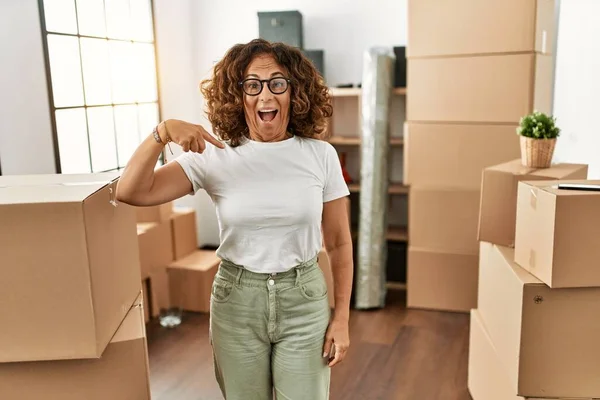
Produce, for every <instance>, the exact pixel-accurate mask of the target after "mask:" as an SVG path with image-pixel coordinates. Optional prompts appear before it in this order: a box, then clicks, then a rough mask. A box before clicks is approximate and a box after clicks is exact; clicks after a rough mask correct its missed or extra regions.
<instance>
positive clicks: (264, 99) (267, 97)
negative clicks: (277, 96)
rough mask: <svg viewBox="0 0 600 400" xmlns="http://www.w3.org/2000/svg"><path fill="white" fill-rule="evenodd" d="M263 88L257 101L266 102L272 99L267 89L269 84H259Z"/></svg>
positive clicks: (271, 94)
mask: <svg viewBox="0 0 600 400" xmlns="http://www.w3.org/2000/svg"><path fill="white" fill-rule="evenodd" d="M261 83H262V85H263V87H262V91H261V92H260V94H259V95H258V100H259V101H262V102H267V101H269V100H271V99H272V98H273V93H271V90H270V89H269V84H268V83H267V82H261Z"/></svg>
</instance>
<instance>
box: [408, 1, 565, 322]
mask: <svg viewBox="0 0 600 400" xmlns="http://www.w3.org/2000/svg"><path fill="white" fill-rule="evenodd" d="M553 25H554V2H553V1H552V0H537V1H536V0H502V1H500V0H497V1H484V2H482V1H479V0H459V1H443V2H440V1H437V0H410V1H409V4H408V46H407V54H408V84H407V88H408V93H407V96H408V99H407V123H406V128H405V129H406V130H405V134H406V150H405V160H404V161H405V165H404V174H405V175H404V180H405V183H406V184H408V185H410V188H411V189H410V203H409V251H408V299H407V302H408V306H409V307H419V308H426V309H438V310H451V311H469V310H470V309H471V308H473V307H474V306H475V305H476V302H477V264H478V252H479V245H478V243H477V224H478V215H479V199H480V186H481V172H482V170H483V168H485V167H487V166H491V165H494V164H498V163H501V162H505V161H508V160H511V159H515V158H517V157H519V139H518V137H517V135H516V132H515V129H516V127H517V124H518V122H519V119H520V118H521V117H522V116H524V115H526V114H527V113H529V112H532V111H533V110H534V109H537V110H540V111H549V109H550V106H551V88H552V56H551V55H550V54H549V53H550V51H551V50H552V49H553V45H552V43H551V42H550V41H551V39H552V38H553Z"/></svg>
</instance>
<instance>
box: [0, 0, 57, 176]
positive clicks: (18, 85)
mask: <svg viewBox="0 0 600 400" xmlns="http://www.w3.org/2000/svg"><path fill="white" fill-rule="evenodd" d="M0 54H1V59H2V61H1V62H0V164H1V165H2V173H3V174H4V175H17V174H46V173H55V172H56V169H55V164H54V148H53V141H52V128H51V123H50V109H49V105H48V90H47V85H46V72H45V67H44V51H43V48H42V34H41V27H40V17H39V11H38V2H37V0H18V1H14V0H0Z"/></svg>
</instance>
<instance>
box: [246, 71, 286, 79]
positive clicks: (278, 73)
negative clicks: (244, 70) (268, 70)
mask: <svg viewBox="0 0 600 400" xmlns="http://www.w3.org/2000/svg"><path fill="white" fill-rule="evenodd" d="M276 75H281V76H283V72H273V73H272V74H271V78H272V77H274V76H276ZM250 77H252V78H259V76H258V75H256V74H248V75H246V78H250Z"/></svg>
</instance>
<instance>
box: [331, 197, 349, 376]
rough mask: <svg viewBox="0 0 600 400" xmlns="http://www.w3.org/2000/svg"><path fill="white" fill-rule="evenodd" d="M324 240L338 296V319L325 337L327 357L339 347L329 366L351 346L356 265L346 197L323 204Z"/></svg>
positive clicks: (336, 361) (334, 363) (333, 321)
mask: <svg viewBox="0 0 600 400" xmlns="http://www.w3.org/2000/svg"><path fill="white" fill-rule="evenodd" d="M323 237H324V241H325V249H326V251H327V256H328V257H329V262H330V264H331V269H332V273H333V281H334V294H335V310H334V316H333V320H332V322H331V324H330V327H329V329H328V331H327V337H326V338H325V339H326V340H325V348H324V353H325V354H324V355H328V354H330V353H331V344H332V343H333V344H335V359H334V360H333V361H331V363H330V364H329V365H330V366H334V365H336V364H337V363H339V362H341V361H342V360H343V358H344V357H345V355H346V351H347V350H348V347H349V346H350V338H349V332H348V322H349V318H350V295H351V293H352V279H353V275H354V265H353V256H352V237H351V234H350V223H349V221H348V200H347V198H346V197H343V198H339V199H337V200H333V201H330V202H327V203H324V204H323Z"/></svg>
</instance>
